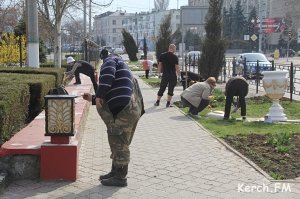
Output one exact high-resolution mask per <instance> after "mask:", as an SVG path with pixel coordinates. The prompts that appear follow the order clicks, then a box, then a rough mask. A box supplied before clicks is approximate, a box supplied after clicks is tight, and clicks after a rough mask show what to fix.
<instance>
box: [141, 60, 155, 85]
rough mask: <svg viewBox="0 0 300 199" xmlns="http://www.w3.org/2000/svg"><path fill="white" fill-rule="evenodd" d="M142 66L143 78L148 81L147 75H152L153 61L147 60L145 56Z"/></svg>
mask: <svg viewBox="0 0 300 199" xmlns="http://www.w3.org/2000/svg"><path fill="white" fill-rule="evenodd" d="M142 64H143V69H144V71H145V77H146V79H148V78H149V74H150V75H152V68H153V61H151V60H148V59H147V57H146V56H145V57H144V60H143V62H142Z"/></svg>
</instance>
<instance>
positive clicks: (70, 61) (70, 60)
mask: <svg viewBox="0 0 300 199" xmlns="http://www.w3.org/2000/svg"><path fill="white" fill-rule="evenodd" d="M74 61H75V59H74V58H73V57H68V58H67V64H69V63H72V62H74Z"/></svg>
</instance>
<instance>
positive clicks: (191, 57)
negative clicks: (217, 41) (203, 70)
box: [187, 51, 201, 66]
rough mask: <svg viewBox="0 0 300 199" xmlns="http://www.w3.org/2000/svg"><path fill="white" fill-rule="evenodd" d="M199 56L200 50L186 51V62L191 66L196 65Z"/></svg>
mask: <svg viewBox="0 0 300 199" xmlns="http://www.w3.org/2000/svg"><path fill="white" fill-rule="evenodd" d="M200 57H201V51H190V52H188V53H187V62H189V63H190V64H191V65H193V66H197V65H198V61H199V59H200Z"/></svg>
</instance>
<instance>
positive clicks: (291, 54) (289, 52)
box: [284, 49, 296, 57]
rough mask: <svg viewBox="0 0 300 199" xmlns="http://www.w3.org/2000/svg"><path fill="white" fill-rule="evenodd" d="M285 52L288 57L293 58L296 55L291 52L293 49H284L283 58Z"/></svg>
mask: <svg viewBox="0 0 300 199" xmlns="http://www.w3.org/2000/svg"><path fill="white" fill-rule="evenodd" d="M287 51H288V54H289V57H294V56H295V55H296V52H295V51H294V50H293V49H288V50H287V49H286V50H284V56H287Z"/></svg>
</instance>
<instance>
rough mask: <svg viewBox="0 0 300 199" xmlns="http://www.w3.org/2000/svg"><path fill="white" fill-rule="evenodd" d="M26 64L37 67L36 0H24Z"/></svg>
mask: <svg viewBox="0 0 300 199" xmlns="http://www.w3.org/2000/svg"><path fill="white" fill-rule="evenodd" d="M26 14H27V23H26V24H27V53H28V58H27V66H29V67H34V68H39V67H40V60H39V36H38V9H37V2H36V0H26Z"/></svg>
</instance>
